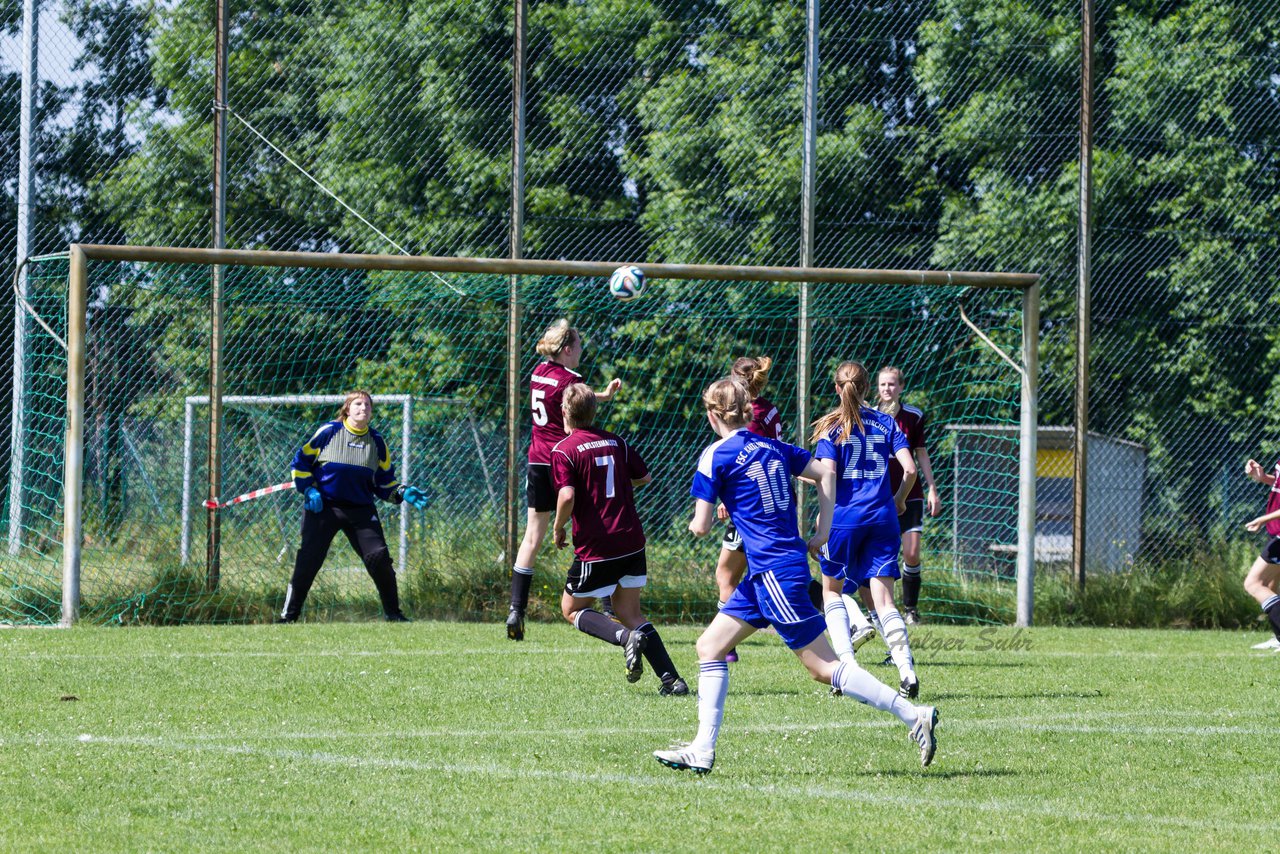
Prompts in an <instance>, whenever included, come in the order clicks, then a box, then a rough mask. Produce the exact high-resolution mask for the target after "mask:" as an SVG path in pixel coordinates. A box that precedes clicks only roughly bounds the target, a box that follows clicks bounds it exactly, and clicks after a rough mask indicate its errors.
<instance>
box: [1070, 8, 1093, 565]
mask: <svg viewBox="0 0 1280 854" xmlns="http://www.w3.org/2000/svg"><path fill="white" fill-rule="evenodd" d="M1079 218H1080V226H1079V228H1080V230H1079V242H1078V247H1077V248H1078V258H1077V261H1078V278H1077V297H1076V412H1075V416H1076V417H1075V420H1076V429H1075V439H1074V454H1073V458H1074V460H1073V461H1074V471H1073V482H1072V498H1073V499H1074V500H1073V504H1072V512H1071V570H1072V574H1073V575H1074V576H1075V579H1076V584H1077V585H1079V587H1080V589H1081V590H1083V589H1084V578H1085V554H1086V551H1087V548H1088V541H1087V537H1088V524H1087V519H1088V517H1087V514H1086V511H1087V509H1088V505H1087V502H1088V492H1089V491H1088V485H1089V456H1088V454H1089V340H1090V338H1091V334H1092V328H1091V320H1090V317H1089V301H1090V290H1091V278H1092V265H1093V0H1081V4H1080V217H1079Z"/></svg>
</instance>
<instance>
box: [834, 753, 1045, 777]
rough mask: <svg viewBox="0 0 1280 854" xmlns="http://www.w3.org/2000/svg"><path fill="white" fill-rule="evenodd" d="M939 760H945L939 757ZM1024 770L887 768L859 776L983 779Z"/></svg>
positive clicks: (1014, 774) (1009, 775)
mask: <svg viewBox="0 0 1280 854" xmlns="http://www.w3.org/2000/svg"><path fill="white" fill-rule="evenodd" d="M938 761H940V762H941V761H945V759H941V758H940V759H939V760H938ZM1023 774H1024V772H1022V771H1014V770H1013V769H1012V768H973V769H970V770H967V771H965V770H951V769H947V770H944V769H940V768H916V769H902V768H886V769H883V770H880V771H863V772H861V773H859V774H858V775H857V776H858V777H865V776H868V775H875V776H877V777H902V778H904V779H908V780H926V779H927V780H982V779H996V778H999V777H1021V776H1023Z"/></svg>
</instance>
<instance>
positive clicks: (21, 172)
mask: <svg viewBox="0 0 1280 854" xmlns="http://www.w3.org/2000/svg"><path fill="white" fill-rule="evenodd" d="M21 98H22V100H21V105H20V107H19V110H20V113H19V116H18V231H17V235H16V238H17V251H16V252H15V253H14V264H15V265H16V266H17V267H18V297H19V301H18V304H17V305H16V306H14V310H13V410H12V413H11V415H10V432H9V437H10V438H9V554H11V555H16V554H17V553H18V552H19V551H21V550H22V505H23V501H24V499H25V496H24V495H23V482H24V480H25V474H26V446H27V412H26V409H27V406H26V376H27V312H26V311H25V310H24V308H23V303H24V302H26V300H27V297H28V294H29V290H30V289H29V285H28V270H27V267H26V266H25V264H26V260H27V257H28V256H29V255H30V254H31V237H32V233H33V231H34V229H35V224H36V204H35V186H36V184H35V172H36V170H35V158H34V156H33V155H34V152H33V150H32V146H33V144H34V142H35V136H36V109H37V107H38V100H39V98H40V2H39V0H25V2H24V3H23V4H22V96H21Z"/></svg>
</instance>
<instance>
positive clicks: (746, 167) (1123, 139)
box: [0, 0, 1280, 571]
mask: <svg viewBox="0 0 1280 854" xmlns="http://www.w3.org/2000/svg"><path fill="white" fill-rule="evenodd" d="M230 8H231V30H230V32H231V35H230V63H229V90H228V92H229V94H228V104H226V105H225V107H226V109H227V111H228V112H227V117H228V128H229V145H228V175H227V184H228V192H227V198H228V214H227V243H228V246H230V247H232V248H263V249H275V250H288V249H301V250H318V251H332V250H341V251H354V252H381V253H395V252H402V251H403V252H409V253H414V254H440V255H458V256H462V255H477V256H505V255H507V254H508V253H509V251H510V246H509V239H510V237H509V235H510V230H511V203H510V200H511V194H512V181H511V174H512V157H511V147H512V139H513V131H512V92H513V85H512V61H513V43H514V37H513V21H514V17H515V15H514V9H513V7H512V5H511V4H510V3H509V2H508V3H464V2H458V0H427V1H426V2H419V3H414V4H408V3H398V2H388V1H387V0H374V2H361V3H348V2H345V0H324V1H323V2H307V3H289V4H284V3H279V2H274V0H255V2H249V3H244V2H233V3H232V4H231V7H230ZM39 9H40V14H39V23H40V27H39V37H38V39H37V47H38V54H39V80H40V85H39V97H38V99H37V100H38V109H37V111H36V131H35V134H34V136H33V137H32V143H33V160H32V162H33V168H34V187H35V196H34V200H33V202H32V204H31V205H29V206H28V207H27V208H23V209H21V210H20V209H19V208H18V206H17V195H18V186H17V185H18V178H19V176H18V168H19V163H18V153H19V144H18V143H19V115H20V112H21V111H20V109H19V106H20V88H21V87H20V77H21V72H22V68H23V63H24V54H23V51H22V41H21V21H22V11H23V4H22V3H21V2H18V0H3V2H2V3H0V143H2V144H0V274H2V275H3V277H4V279H5V280H6V281H8V280H9V279H10V278H11V277H12V276H13V274H14V264H15V259H16V255H17V249H16V247H15V242H16V240H17V235H18V231H19V228H18V223H19V219H20V218H21V219H22V220H23V221H24V222H30V224H31V227H32V230H31V232H30V234H29V238H28V240H27V243H26V251H25V254H26V255H32V256H34V255H40V254H44V253H50V252H58V251H62V250H64V249H65V246H66V244H67V243H68V242H70V241H72V240H80V241H85V242H98V243H132V244H145V245H178V246H206V245H209V242H210V240H211V237H210V233H211V228H210V222H211V215H210V201H209V199H210V182H211V177H210V176H211V171H212V117H213V114H214V109H215V105H214V104H213V91H214V87H213V79H212V75H213V21H212V17H211V15H212V7H211V5H210V4H207V3H196V2H192V1H191V0H163V2H155V0H56V2H55V0H42V2H41V3H40V4H39ZM1278 15H1280V12H1277V10H1276V9H1274V8H1273V7H1272V5H1271V4H1267V3H1260V2H1257V0H1178V2H1172V0H1169V1H1168V2H1151V3H1141V4H1121V3H1118V2H1114V0H1103V2H1100V3H1099V4H1098V6H1097V10H1096V29H1097V34H1098V39H1097V48H1096V56H1097V61H1096V69H1097V81H1096V84H1095V90H1096V93H1097V107H1096V112H1095V143H1094V146H1095V152H1094V169H1095V179H1096V189H1095V192H1094V213H1093V221H1094V244H1093V300H1092V309H1093V316H1092V324H1093V347H1092V350H1091V354H1090V355H1091V359H1092V376H1091V387H1092V395H1091V400H1090V413H1091V430H1092V431H1093V433H1094V434H1095V439H1094V440H1093V441H1094V443H1095V445H1094V446H1096V447H1097V448H1098V449H1100V450H1099V452H1098V453H1097V454H1096V455H1095V457H1094V458H1095V459H1097V460H1102V461H1105V465H1103V464H1102V463H1100V464H1099V465H1100V466H1101V468H1100V469H1099V470H1098V474H1099V480H1098V482H1097V483H1095V482H1093V481H1091V483H1090V485H1089V487H1090V504H1089V515H1090V522H1089V529H1090V540H1091V541H1093V540H1095V539H1097V540H1098V541H1099V542H1102V543H1105V544H1106V545H1107V548H1106V549H1105V550H1104V551H1105V556H1101V557H1098V558H1097V562H1096V565H1092V566H1091V567H1090V571H1107V570H1117V569H1125V568H1128V567H1133V566H1138V567H1142V566H1150V565H1156V564H1165V563H1169V562H1172V561H1179V560H1184V559H1186V557H1187V556H1188V555H1196V554H1214V553H1221V549H1220V546H1221V545H1222V544H1223V543H1225V542H1230V541H1236V540H1239V539H1241V538H1242V537H1243V536H1244V535H1243V532H1242V531H1241V525H1240V523H1241V522H1242V521H1243V520H1244V519H1246V518H1248V517H1250V516H1251V515H1253V511H1254V510H1256V509H1257V508H1258V507H1259V506H1260V505H1261V503H1262V501H1263V495H1262V494H1261V492H1260V488H1258V487H1256V486H1254V485H1252V484H1250V483H1249V482H1247V481H1245V480H1244V478H1243V476H1242V474H1241V472H1242V468H1243V462H1244V460H1245V459H1247V458H1249V457H1251V456H1252V457H1256V458H1258V459H1259V460H1261V461H1262V462H1263V463H1264V465H1266V464H1269V463H1270V462H1271V459H1270V456H1271V454H1272V451H1271V449H1270V448H1269V447H1268V446H1267V445H1265V444H1264V441H1265V439H1266V438H1267V437H1269V436H1270V435H1271V434H1272V430H1273V427H1275V426H1277V425H1276V422H1277V421H1280V416H1278V415H1277V414H1276V413H1278V412H1280V407H1278V406H1276V405H1275V404H1276V403H1277V402H1278V401H1277V394H1278V393H1277V391H1276V390H1275V386H1274V384H1273V383H1272V382H1271V381H1270V378H1271V375H1272V373H1273V367H1274V366H1275V364H1276V362H1277V360H1280V348H1278V347H1277V340H1278V339H1277V336H1276V334H1275V333H1274V332H1273V331H1272V330H1273V329H1274V328H1275V326H1276V320H1277V313H1278V312H1280V307H1278V306H1277V287H1276V284H1277V280H1276V274H1275V273H1274V272H1273V271H1274V268H1275V263H1274V262H1275V257H1276V254H1277V252H1278V251H1280V249H1278V247H1277V241H1278V240H1280V238H1278V237H1277V235H1280V228H1277V222H1276V219H1277V216H1278V213H1277V211H1278V210H1280V205H1278V204H1277V199H1278V198H1280V187H1277V177H1276V176H1277V174H1280V172H1278V170H1277V156H1276V155H1277V138H1276V137H1277V134H1280V121H1278V119H1280V115H1277V111H1278V110H1280V91H1278V90H1280V83H1278V82H1277V81H1280V50H1278V49H1277V47H1276V45H1277V44H1280V20H1278ZM1080 20H1081V9H1080V6H1079V4H1078V3H1075V2H1056V0H1029V2H1028V1H1027V0H1023V1H1022V2H1013V0H994V2H993V0H930V2H921V3H883V4H873V5H867V4H842V5H837V4H828V5H825V6H824V7H823V8H822V9H821V28H820V33H819V45H820V47H819V77H818V87H817V104H818V114H817V124H816V132H817V136H816V150H817V161H816V216H815V226H814V253H815V256H814V261H815V263H816V264H819V265H823V266H847V267H879V268H912V267H932V268H938V269H973V270H985V271H998V270H1023V271H1034V272H1038V273H1040V274H1042V276H1043V277H1044V278H1043V283H1042V293H1043V296H1044V299H1043V308H1042V324H1041V362H1042V365H1043V371H1042V375H1041V398H1040V405H1041V422H1042V423H1043V424H1045V425H1049V426H1070V425H1071V423H1072V418H1073V414H1072V413H1073V409H1072V397H1073V388H1074V382H1075V371H1074V361H1075V353H1074V314H1075V281H1076V269H1077V260H1076V248H1077V240H1076V234H1077V232H1076V229H1077V222H1078V219H1077V218H1078V210H1079V192H1078V175H1079V142H1078V140H1079V108H1080V88H1081V85H1080V84H1081V75H1080ZM804 35H805V9H804V4H803V3H799V2H794V3H785V4H762V3H756V2H750V0H723V2H688V3H680V4H666V3H656V2H647V0H628V2H625V3H622V2H602V3H593V4H586V5H583V4H579V3H569V2H537V3H534V4H532V6H531V8H530V11H529V32H528V45H529V51H528V58H529V64H528V74H527V102H526V115H527V144H526V151H527V173H526V183H525V188H524V189H525V192H524V201H525V208H524V211H525V219H524V229H523V250H524V255H525V256H526V257H531V258H572V259H618V260H628V261H636V262H644V261H668V262H686V263H692V262H708V263H753V264H795V263H798V261H799V258H800V242H801V234H800V220H801V216H800V207H801V199H800V187H801V183H802V181H801V178H802V175H801V169H802V161H803V159H802V140H803V109H802V108H803V67H804V59H805V44H804ZM28 217H29V219H28ZM330 286H331V285H329V284H326V285H325V287H330ZM96 298H97V299H98V300H99V301H100V302H101V303H102V305H103V306H104V307H109V306H112V305H115V304H118V301H119V300H120V299H122V298H123V296H122V295H121V294H118V293H117V288H115V287H114V286H113V285H112V284H110V283H107V284H105V285H104V286H103V288H102V290H101V292H100V293H98V294H97V297H96ZM4 305H5V307H6V308H5V311H6V312H9V311H11V310H12V305H13V303H12V301H11V300H8V301H4ZM0 321H3V322H4V327H5V328H6V329H7V328H11V326H12V323H11V321H10V319H9V317H8V315H7V314H6V315H5V317H3V318H0ZM531 322H532V321H531ZM23 324H24V326H25V327H26V328H28V329H32V327H31V325H30V324H31V321H30V320H25V321H23ZM534 325H536V324H534ZM32 334H34V333H32ZM854 340H855V341H856V340H857V339H856V338H855V339H854ZM745 343H749V342H748V341H744V344H745ZM921 347H922V343H921V340H920V336H919V335H918V334H916V333H914V332H913V331H912V330H910V329H903V330H901V331H900V332H899V334H898V335H897V336H896V337H895V338H894V340H892V341H890V342H886V344H885V349H884V351H883V352H884V353H885V358H886V359H887V360H889V361H893V362H895V363H898V364H901V365H902V366H904V367H905V368H906V369H907V371H908V374H909V375H910V373H911V371H912V365H913V363H915V362H917V361H919V360H920V358H921V356H920V351H921ZM0 349H3V352H5V353H8V352H10V348H9V347H8V346H7V345H5V346H4V347H3V348H0ZM855 349H858V348H856V347H855ZM193 358H194V356H193ZM0 374H3V375H4V376H6V377H7V376H8V375H9V374H10V372H8V371H4V372H0ZM817 381H819V380H818V378H817V377H815V382H817ZM198 385H199V384H196V385H195V386H193V388H192V389H191V390H190V392H189V393H190V394H201V393H207V390H206V389H202V388H199V387H198ZM412 391H413V392H414V393H421V390H420V389H414V390H412ZM910 395H911V392H910V390H909V391H908V397H907V399H908V401H910ZM9 399H10V394H9V389H8V387H7V383H6V386H5V388H3V389H0V401H3V404H2V405H3V407H4V410H5V411H4V412H3V413H0V414H3V415H9V414H10V413H9V412H8V401H9ZM32 417H36V416H34V415H33V416H32ZM51 417H52V416H51ZM245 417H249V416H245ZM255 417H256V416H255ZM939 426H941V425H939ZM259 429H266V428H265V425H259ZM1048 444H1052V443H1048ZM137 451H138V453H142V451H143V449H142V448H141V447H138V448H137ZM1047 451H1048V452H1047V453H1044V454H1042V459H1041V466H1040V469H1041V470H1040V481H1041V482H1040V492H1041V495H1042V496H1043V497H1045V500H1044V501H1043V502H1042V508H1041V509H1042V516H1043V517H1044V519H1043V533H1044V536H1045V537H1061V536H1062V525H1063V522H1064V520H1068V522H1069V518H1070V513H1071V508H1070V494H1069V486H1070V480H1069V474H1070V459H1069V451H1064V450H1063V449H1062V448H1053V447H1047ZM9 452H10V449H9V447H8V435H7V432H5V433H4V435H2V436H0V456H3V457H4V458H5V459H8V458H9V457H10V456H11V454H10V453H9ZM32 452H33V453H37V452H38V449H36V450H33V451H32ZM1113 452H1114V453H1113ZM113 453H115V454H116V455H117V456H120V457H121V458H127V457H128V456H129V454H130V453H132V452H131V451H130V450H129V449H128V447H127V446H125V447H122V448H117V449H116V451H114V452H113ZM1064 453H1065V454H1067V456H1065V457H1064V456H1063V454H1064ZM939 468H943V467H939ZM939 482H940V485H941V486H942V488H943V494H944V496H946V495H947V494H948V492H947V490H948V489H949V488H950V487H951V486H953V485H954V484H953V483H951V482H949V481H948V475H947V473H946V472H945V471H943V472H940V473H939ZM1135 482H1136V483H1139V484H1141V489H1140V491H1139V492H1138V494H1137V498H1136V499H1135V497H1134V490H1133V488H1132V485H1133V484H1134V483H1135ZM1068 530H1069V528H1068ZM948 533H949V531H948V530H947V529H946V528H945V527H944V525H943V523H941V522H938V521H935V520H930V521H929V522H928V523H927V525H926V530H925V542H926V544H928V543H929V542H930V541H936V540H939V539H945V538H946V537H947V535H948ZM1049 542H1050V541H1048V540H1046V543H1049ZM1057 542H1058V543H1059V545H1060V540H1059V541H1057ZM1062 554H1063V550H1062V549H1061V548H1057V549H1056V550H1055V549H1053V548H1047V549H1046V552H1045V556H1046V557H1049V558H1052V557H1057V558H1060V557H1061V555H1062ZM1092 554H1093V552H1092V550H1091V555H1092ZM1053 568H1054V561H1052V560H1051V561H1049V563H1047V564H1046V565H1045V566H1044V567H1042V569H1043V570H1044V571H1052V570H1053Z"/></svg>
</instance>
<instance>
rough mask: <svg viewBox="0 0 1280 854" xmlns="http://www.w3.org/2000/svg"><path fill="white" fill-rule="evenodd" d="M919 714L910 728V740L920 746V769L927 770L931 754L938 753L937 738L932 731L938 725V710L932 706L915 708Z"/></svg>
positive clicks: (931, 759) (931, 758)
mask: <svg viewBox="0 0 1280 854" xmlns="http://www.w3.org/2000/svg"><path fill="white" fill-rule="evenodd" d="M916 708H917V709H918V710H919V714H918V715H917V716H916V724H915V726H913V727H912V728H911V738H912V739H913V740H914V741H915V743H916V744H918V745H920V767H921V768H928V767H929V763H930V762H932V761H933V754H935V753H937V752H938V738H937V736H935V735H934V734H933V729H934V727H936V726H937V725H938V710H937V709H935V708H934V707H933V706H917V707H916Z"/></svg>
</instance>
